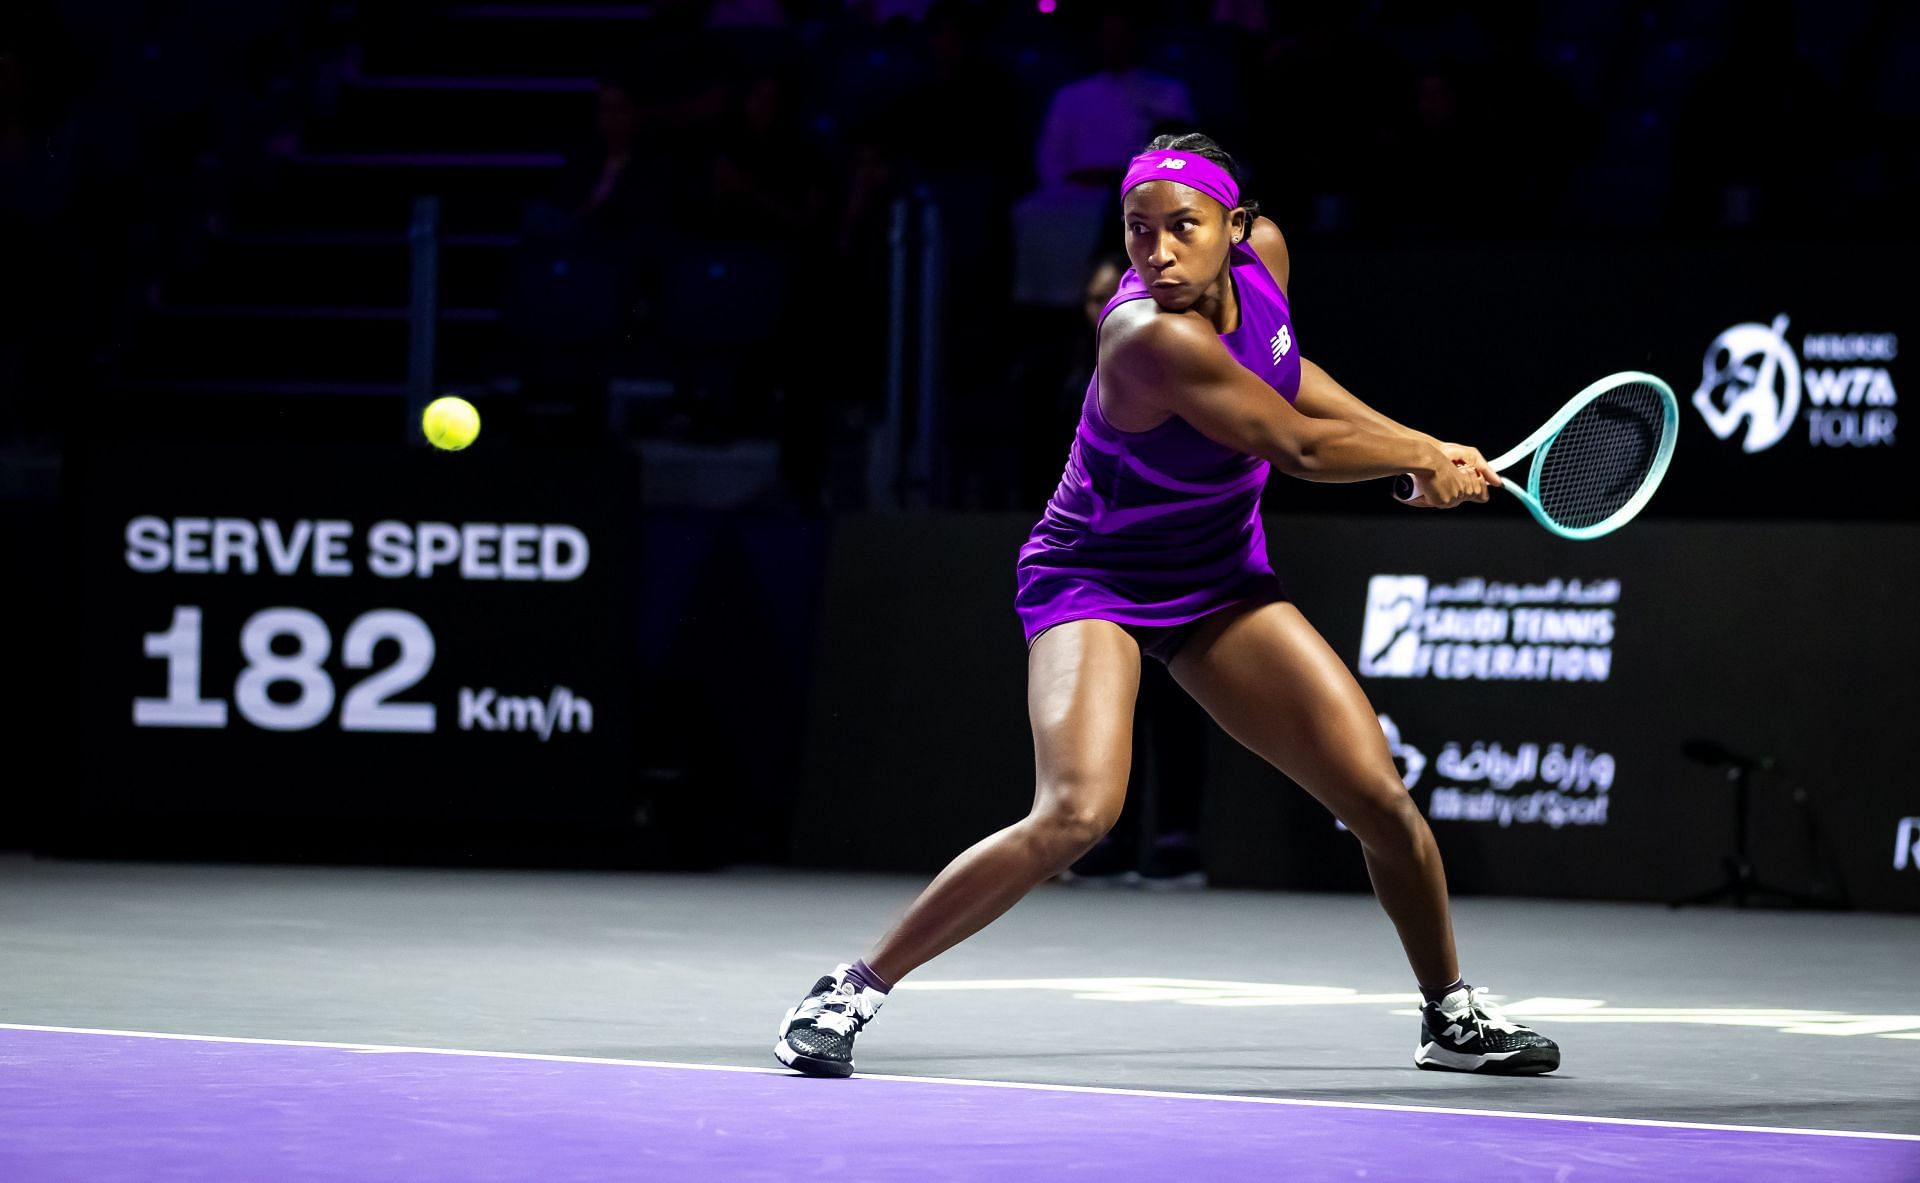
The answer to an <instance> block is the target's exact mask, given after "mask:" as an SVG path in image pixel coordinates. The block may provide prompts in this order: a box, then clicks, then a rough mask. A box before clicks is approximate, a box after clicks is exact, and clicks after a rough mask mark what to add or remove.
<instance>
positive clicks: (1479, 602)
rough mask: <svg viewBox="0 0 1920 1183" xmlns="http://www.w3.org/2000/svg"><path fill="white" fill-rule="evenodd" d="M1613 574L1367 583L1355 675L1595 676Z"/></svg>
mask: <svg viewBox="0 0 1920 1183" xmlns="http://www.w3.org/2000/svg"><path fill="white" fill-rule="evenodd" d="M1619 602H1620V581H1619V580H1618V579H1596V580H1590V581H1587V582H1582V581H1581V580H1578V579H1573V580H1561V579H1549V580H1547V581H1546V582H1545V583H1501V582H1498V581H1496V580H1488V579H1481V578H1479V577H1475V578H1472V579H1462V580H1459V581H1457V582H1454V583H1434V582H1432V581H1430V580H1429V579H1428V578H1427V577H1426V576H1425V575H1375V576H1374V577H1373V578H1372V579H1370V580H1368V581H1367V617H1366V622H1365V623H1364V624H1363V625H1362V626H1361V629H1360V673H1361V676H1363V677H1368V678H1445V679H1451V680H1466V681H1477V682H1547V681H1553V682H1604V681H1606V680H1607V678H1608V676H1609V675H1610V674H1611V673H1612V672H1613V634H1614V623H1615V622H1614V612H1615V606H1616V605H1617V604H1618V603H1619Z"/></svg>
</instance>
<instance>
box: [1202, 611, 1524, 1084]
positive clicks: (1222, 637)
mask: <svg viewBox="0 0 1920 1183" xmlns="http://www.w3.org/2000/svg"><path fill="white" fill-rule="evenodd" d="M1171 669H1172V672H1173V676H1174V678H1175V680H1176V681H1178V682H1179V683H1180V684H1181V685H1182V686H1183V687H1185V688H1186V689H1187V691H1188V692H1189V693H1190V694H1192V695H1193V697H1194V699H1195V700H1196V701H1197V702H1199V703H1200V705H1201V706H1203V707H1205V708H1206V710H1207V713H1208V714H1210V715H1212V716H1213V718H1214V720H1215V721H1216V722H1218V723H1219V724H1220V726H1221V727H1222V728H1224V729H1225V730H1226V732H1227V733H1228V734H1229V735H1231V736H1233V737H1234V738H1235V739H1236V740H1238V741H1240V743H1242V744H1244V745H1245V746H1246V747H1247V748H1248V749H1249V750H1251V751H1252V752H1253V753H1254V754H1255V755H1258V756H1260V757H1261V758H1262V759H1264V760H1266V761H1267V762H1268V763H1269V764H1272V765H1273V766H1274V767H1275V768H1277V769H1279V770H1280V771H1281V772H1283V773H1285V774H1286V775H1287V776H1288V777H1290V778H1291V779H1292V780H1293V781H1294V782H1295V783H1297V784H1299V785H1300V786H1301V787H1302V788H1304V789H1306V790H1307V791H1308V792H1309V793H1311V794H1313V796H1314V797H1315V798H1316V799H1317V800H1319V801H1320V803H1321V804H1323V805H1325V806H1326V807H1327V808H1328V809H1329V810H1331V811H1332V812H1333V815H1334V816H1335V817H1337V818H1339V819H1340V820H1341V821H1342V822H1344V823H1345V824H1346V827H1347V829H1349V830H1350V831H1352V832H1353V834H1354V836H1355V837H1357V838H1358V839H1359V840H1360V847H1361V850H1362V851H1363V852H1364V854H1365V856H1366V861H1367V874H1368V876H1369V877H1370V878H1371V879H1372V881H1373V889H1374V894H1375V895H1377V896H1378V897H1379V899H1380V903H1381V906H1382V907H1383V908H1385V909H1386V912H1387V915H1388V917H1389V918H1390V919H1391V920H1392V921H1393V926H1394V928H1395V929H1396V930H1397V931H1398V932H1399V935H1400V943H1401V947H1402V948H1404V949H1405V950H1406V954H1407V960H1408V962H1409V963H1411V965H1412V967H1413V972H1414V977H1415V979H1416V980H1417V981H1418V983H1419V985H1420V988H1421V991H1422V992H1423V993H1424V994H1426V996H1427V1000H1428V1002H1427V1006H1425V1007H1423V1008H1422V1023H1421V1042H1420V1047H1419V1050H1418V1052H1417V1053H1416V1055H1415V1062H1416V1063H1418V1064H1419V1065H1420V1066H1421V1067H1432V1068H1450V1069H1457V1070H1462V1071H1473V1072H1550V1071H1552V1070H1553V1069H1554V1068H1556V1067H1558V1066H1559V1063H1560V1053H1559V1049H1558V1047H1556V1046H1555V1045H1554V1044H1553V1041H1551V1040H1549V1039H1547V1038H1546V1037H1544V1036H1542V1035H1540V1034H1539V1033H1538V1032H1536V1031H1532V1030H1530V1029H1528V1028H1526V1027H1523V1026H1521V1025H1519V1024H1516V1023H1513V1022H1510V1021H1508V1020H1507V1019H1505V1018H1504V1016H1501V1015H1500V1014H1499V1013H1498V1011H1497V1010H1495V1009H1493V1008H1492V1007H1491V1006H1490V1005H1488V1004H1487V1003H1486V1002H1485V999H1484V998H1483V997H1481V992H1479V991H1476V990H1474V989H1472V988H1471V987H1468V986H1467V985H1466V983H1465V982H1463V981H1462V980H1461V979H1460V976H1459V974H1460V965H1459V960H1458V958H1457V956H1456V955H1455V952H1454V944H1453V924H1452V920H1451V917H1450V916H1449V909H1448V902H1447V880H1446V872H1445V870H1444V868H1443V867H1442V866H1441V862H1440V848H1439V846H1438V844H1436V843H1435V842H1434V839H1433V831H1432V830H1431V829H1429V828H1428V826H1427V821H1426V818H1424V817H1422V816H1421V814H1420V811H1419V809H1418V808H1417V807H1415V805H1414V803H1413V799H1412V797H1411V796H1409V795H1408V793H1407V791H1406V788H1405V786H1404V785H1402V784H1401V781H1400V775H1399V773H1398V771H1396V770H1395V768H1394V766H1393V757H1392V755H1391V754H1389V753H1388V751H1387V744H1386V738H1385V736H1384V735H1383V734H1382V733H1381V730H1380V721H1379V717H1378V716H1377V715H1375V714H1374V711H1373V707H1372V705H1371V704H1369V703H1368V702H1367V697H1366V695H1365V693H1363V692H1362V691H1361V689H1360V685H1359V683H1358V682H1356V681H1355V680H1354V677H1353V674H1352V673H1351V672H1350V671H1348V669H1347V667H1346V665H1345V663H1343V662H1342V661H1341V660H1340V658H1339V655H1338V654H1336V653H1334V651H1333V649H1332V648H1331V647H1330V646H1328V645H1327V643H1326V641H1325V640H1323V639H1322V638H1321V636H1320V634H1319V633H1318V632H1316V631H1315V630H1314V628H1313V626H1312V625H1311V624H1309V623H1307V619H1306V617H1304V616H1302V615H1301V614H1300V611H1299V609H1297V608H1295V607H1294V606H1293V605H1292V604H1288V603H1284V602H1279V603H1271V604H1264V605H1261V606H1259V607H1257V608H1253V609H1249V610H1241V611H1234V610H1229V611H1226V612H1222V613H1220V614H1219V615H1217V616H1215V617H1213V618H1212V619H1209V620H1207V621H1205V622H1203V623H1202V624H1201V625H1200V626H1199V627H1198V628H1196V629H1195V630H1194V632H1193V634H1192V635H1191V636H1190V637H1189V638H1188V639H1187V641H1186V643H1185V644H1184V645H1183V646H1182V647H1181V649H1180V651H1179V652H1178V653H1176V654H1175V655H1174V658H1173V662H1172V665H1171Z"/></svg>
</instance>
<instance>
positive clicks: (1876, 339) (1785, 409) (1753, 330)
mask: <svg viewBox="0 0 1920 1183" xmlns="http://www.w3.org/2000/svg"><path fill="white" fill-rule="evenodd" d="M1787 323H1788V321H1787V315H1786V314H1785V313H1784V312H1783V313H1781V314H1780V315H1779V316H1776V317H1774V318H1773V323H1772V324H1770V325H1763V324H1738V325H1734V326H1733V327H1732V328H1730V329H1728V330H1727V331H1726V332H1724V333H1721V334H1720V335H1719V336H1718V337H1715V338H1714V339H1713V344H1711V345H1709V346H1708V347H1707V353H1706V356H1705V357H1704V358H1703V359H1701V363H1700V386H1699V388H1698V389H1696V390H1695V391H1694V392H1693V406H1694V409H1695V410H1697V411H1699V412H1700V417H1701V419H1703V420H1705V421H1706V424H1707V429H1708V430H1709V431H1711V432H1713V434H1714V435H1716V436H1718V437H1719V438H1721V439H1723V440H1731V439H1733V438H1734V436H1736V435H1739V436H1740V449H1741V451H1744V452H1748V453H1753V452H1764V451H1766V450H1767V449H1768V448H1771V447H1773V446H1774V445H1775V444H1777V443H1779V442H1780V441H1781V440H1783V439H1786V438H1787V436H1788V435H1789V434H1791V433H1792V431H1793V426H1794V423H1795V421H1796V420H1803V421H1804V422H1805V423H1806V425H1807V428H1806V429H1807V443H1808V444H1809V445H1811V446H1812V447H1816V448H1849V447H1851V448H1871V447H1881V446H1886V445H1890V444H1892V443H1893V435H1894V429H1895V428H1896V427H1897V426H1899V414H1898V413H1897V412H1896V411H1895V410H1894V409H1893V408H1894V407H1895V406H1897V405H1898V404H1899V401H1900V396H1899V393H1898V392H1897V391H1896V390H1895V389H1894V385H1893V375H1892V371H1891V370H1890V369H1889V368H1888V365H1889V363H1891V362H1892V361H1893V360H1894V359H1895V358H1896V357H1898V356H1899V353H1900V339H1899V338H1898V337H1897V336H1896V335H1895V334H1893V333H1809V334H1807V335H1806V336H1804V337H1802V338H1801V342H1800V352H1799V353H1798V354H1796V353H1795V352H1794V350H1793V346H1792V345H1791V344H1790V343H1789V342H1788V340H1787ZM1845 362H1851V363H1855V364H1852V365H1836V364H1831V363H1845ZM1816 363H1829V364H1816ZM1803 402H1804V403H1805V408H1804V411H1803V409H1802V403H1803ZM1743 429H1744V430H1743Z"/></svg>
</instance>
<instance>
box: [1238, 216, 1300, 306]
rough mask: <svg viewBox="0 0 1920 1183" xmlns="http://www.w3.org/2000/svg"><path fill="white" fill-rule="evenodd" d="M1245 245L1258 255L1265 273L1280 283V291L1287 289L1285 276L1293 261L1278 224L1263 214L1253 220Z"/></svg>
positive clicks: (1291, 267)
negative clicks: (1288, 254) (1265, 270)
mask: <svg viewBox="0 0 1920 1183" xmlns="http://www.w3.org/2000/svg"><path fill="white" fill-rule="evenodd" d="M1247 245H1248V246H1251V247H1252V248H1253V253H1254V254H1256V255H1258V256H1260V262H1262V263H1264V264H1265V265H1266V268H1267V274H1269V275H1271V276H1273V281H1274V282H1275V283H1277V284H1279V285H1280V290H1281V291H1283V292H1284V291H1286V290H1287V277H1288V275H1289V274H1290V273H1291V272H1292V270H1293V261H1292V260H1291V259H1290V258H1289V257H1288V256H1287V237H1286V235H1284V234H1282V233H1280V224H1279V223H1278V222H1275V221H1274V220H1273V219H1272V218H1269V217H1267V216H1266V215H1265V214H1262V215H1261V216H1259V217H1257V218H1255V219H1254V220H1253V229H1252V230H1251V231H1250V232H1248V234H1247Z"/></svg>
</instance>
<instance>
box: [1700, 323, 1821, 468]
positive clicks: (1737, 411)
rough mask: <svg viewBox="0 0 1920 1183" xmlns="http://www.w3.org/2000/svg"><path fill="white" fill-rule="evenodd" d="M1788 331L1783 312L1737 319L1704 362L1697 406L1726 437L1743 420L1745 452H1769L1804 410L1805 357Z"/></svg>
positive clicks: (1711, 426) (1711, 347) (1710, 425)
mask: <svg viewBox="0 0 1920 1183" xmlns="http://www.w3.org/2000/svg"><path fill="white" fill-rule="evenodd" d="M1786 333H1787V316H1786V313H1784V312H1783V313H1781V314H1780V315H1779V316H1776V317H1774V318H1773V324H1771V325H1763V324H1738V325H1734V326H1733V327H1732V328H1730V329H1728V330H1727V331H1726V332H1724V333H1721V334H1720V335H1719V336H1718V337H1715V338H1714V339H1713V344H1712V345H1709V346H1708V347H1707V356H1706V357H1705V358H1704V359H1703V360H1702V361H1701V363H1700V388H1699V389H1698V390H1695V391H1694V392H1693V406H1694V409H1695V410H1697V411H1699V412H1700V417H1701V418H1702V419H1705V420H1706V421H1707V429H1708V430H1710V431H1712V432H1713V434H1714V435H1716V436H1719V437H1720V438H1721V439H1723V440H1724V439H1732V438H1733V435H1734V433H1735V432H1737V431H1739V430H1740V427H1741V424H1743V423H1744V424H1745V425H1746V429H1747V434H1746V438H1745V439H1743V440H1741V441H1740V449H1741V450H1742V451H1744V452H1764V451H1766V450H1767V449H1768V448H1771V447H1773V445H1775V444H1777V443H1779V442H1780V441H1781V440H1783V439H1785V438H1786V435H1787V432H1788V431H1789V430H1790V429H1791V428H1792V427H1793V420H1794V417H1795V416H1796V415H1798V414H1799V412H1800V359H1799V358H1797V357H1795V356H1794V354H1793V349H1792V348H1791V347H1790V346H1789V345H1788V344H1787V338H1786Z"/></svg>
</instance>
